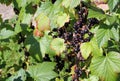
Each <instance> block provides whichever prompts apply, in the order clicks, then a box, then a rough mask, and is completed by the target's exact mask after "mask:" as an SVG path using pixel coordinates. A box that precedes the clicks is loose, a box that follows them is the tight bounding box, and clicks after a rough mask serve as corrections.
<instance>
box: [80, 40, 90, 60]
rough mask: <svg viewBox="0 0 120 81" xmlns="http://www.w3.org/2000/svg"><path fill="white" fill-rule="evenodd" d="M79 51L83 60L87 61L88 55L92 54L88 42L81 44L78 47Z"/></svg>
mask: <svg viewBox="0 0 120 81" xmlns="http://www.w3.org/2000/svg"><path fill="white" fill-rule="evenodd" d="M80 49H81V54H82V56H83V57H84V59H87V58H88V57H89V55H90V53H91V52H92V47H91V44H90V42H87V43H82V44H81V46H80Z"/></svg>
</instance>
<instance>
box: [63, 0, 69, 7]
mask: <svg viewBox="0 0 120 81" xmlns="http://www.w3.org/2000/svg"><path fill="white" fill-rule="evenodd" d="M70 2H71V0H63V1H62V6H64V7H65V8H68V7H69V6H70Z"/></svg>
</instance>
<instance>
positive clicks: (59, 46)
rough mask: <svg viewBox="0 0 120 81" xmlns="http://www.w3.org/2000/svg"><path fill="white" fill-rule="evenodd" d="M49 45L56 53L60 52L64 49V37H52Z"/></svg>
mask: <svg viewBox="0 0 120 81" xmlns="http://www.w3.org/2000/svg"><path fill="white" fill-rule="evenodd" d="M50 47H51V48H52V49H53V50H55V51H56V53H57V54H60V53H62V52H63V51H64V50H65V44H64V39H61V38H55V39H53V40H52V42H51V46H50Z"/></svg>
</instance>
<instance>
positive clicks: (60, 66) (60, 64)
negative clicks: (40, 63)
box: [54, 55, 65, 72]
mask: <svg viewBox="0 0 120 81" xmlns="http://www.w3.org/2000/svg"><path fill="white" fill-rule="evenodd" d="M54 61H55V62H56V63H57V64H56V71H57V72H59V71H61V70H62V69H63V67H64V63H65V62H64V60H63V59H61V57H60V56H58V55H56V56H54Z"/></svg>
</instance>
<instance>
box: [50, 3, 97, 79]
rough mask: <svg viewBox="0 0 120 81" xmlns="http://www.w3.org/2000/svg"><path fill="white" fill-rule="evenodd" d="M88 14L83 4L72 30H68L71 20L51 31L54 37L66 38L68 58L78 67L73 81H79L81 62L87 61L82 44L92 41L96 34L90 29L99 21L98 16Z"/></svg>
mask: <svg viewBox="0 0 120 81" xmlns="http://www.w3.org/2000/svg"><path fill="white" fill-rule="evenodd" d="M87 16H88V9H87V7H85V6H84V5H82V6H81V7H80V8H79V11H78V19H77V20H76V22H75V23H74V25H73V27H72V29H71V31H69V30H68V29H69V23H70V22H69V23H66V24H65V25H64V26H63V27H61V28H58V29H57V28H55V29H53V31H52V32H50V33H49V34H50V35H52V36H53V38H56V37H59V38H62V39H64V40H65V43H66V45H67V46H66V50H65V52H64V53H65V54H66V58H67V60H68V61H69V62H70V63H71V64H72V65H77V67H76V69H75V70H74V71H75V77H74V78H73V81H79V80H78V78H79V77H80V75H81V74H82V70H81V69H80V66H79V62H84V61H85V60H84V58H83V57H82V54H81V52H80V45H81V43H84V42H89V41H90V39H91V38H92V37H93V35H94V34H93V33H92V32H90V29H91V28H92V26H94V25H95V24H98V23H99V21H98V20H97V19H96V18H87ZM53 32H57V34H53ZM71 64H70V65H71ZM75 79H76V80H75Z"/></svg>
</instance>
